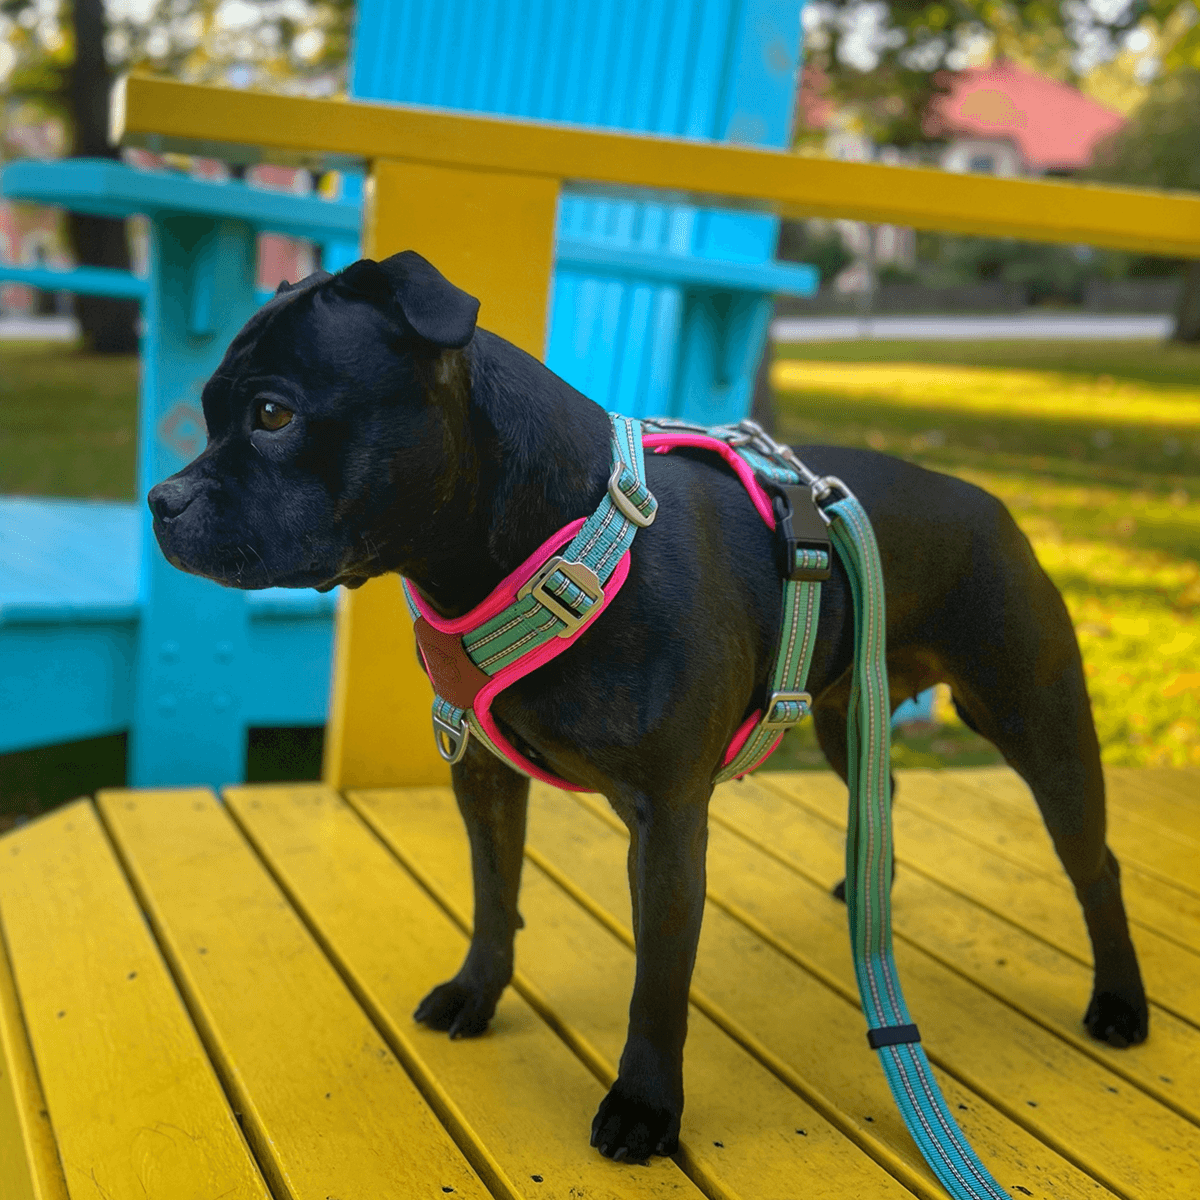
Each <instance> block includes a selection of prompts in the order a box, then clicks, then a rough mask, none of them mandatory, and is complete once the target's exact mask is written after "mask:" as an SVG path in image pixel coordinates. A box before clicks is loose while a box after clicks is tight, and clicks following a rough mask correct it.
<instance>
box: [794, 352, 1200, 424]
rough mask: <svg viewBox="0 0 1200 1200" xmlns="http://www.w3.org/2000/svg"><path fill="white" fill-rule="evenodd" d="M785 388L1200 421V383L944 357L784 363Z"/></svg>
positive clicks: (1101, 418) (1140, 420)
mask: <svg viewBox="0 0 1200 1200" xmlns="http://www.w3.org/2000/svg"><path fill="white" fill-rule="evenodd" d="M771 383H772V386H773V387H775V388H776V389H777V390H779V391H785V392H796V391H815V392H824V391H834V392H837V393H838V394H839V395H842V396H856V397H869V398H870V399H871V400H872V401H873V402H875V403H876V404H883V405H888V406H890V407H916V408H926V407H943V406H944V407H948V408H952V409H954V410H957V411H958V412H962V413H991V412H996V413H1003V414H1004V415H1005V416H1006V417H1013V416H1026V417H1033V418H1034V419H1036V420H1046V419H1048V418H1049V419H1053V418H1062V417H1068V418H1071V419H1082V420H1085V421H1088V422H1090V423H1094V424H1095V425H1096V427H1097V429H1101V430H1102V429H1103V427H1104V426H1106V425H1145V424H1147V423H1150V424H1156V425H1163V426H1181V427H1184V428H1185V429H1187V430H1189V431H1190V430H1191V429H1192V427H1193V426H1197V425H1200V386H1195V387H1186V386H1181V385H1178V384H1176V385H1163V384H1158V385H1149V384H1145V383H1141V382H1139V381H1136V380H1130V379H1114V378H1113V377H1112V376H1111V375H1100V376H1095V377H1091V378H1089V377H1087V376H1080V375H1079V374H1074V373H1072V374H1068V373H1065V372H1064V373H1060V372H1050V371H1027V370H1020V371H1015V370H1002V369H999V368H995V367H965V366H955V365H947V364H942V363H929V364H925V363H814V362H805V361H803V360H796V359H792V360H790V361H784V362H777V363H776V364H775V365H774V367H773V368H772V371H771Z"/></svg>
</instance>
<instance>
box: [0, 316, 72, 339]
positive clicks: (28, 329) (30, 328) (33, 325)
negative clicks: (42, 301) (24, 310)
mask: <svg viewBox="0 0 1200 1200" xmlns="http://www.w3.org/2000/svg"><path fill="white" fill-rule="evenodd" d="M78 336H79V322H78V321H77V320H75V318H74V317H0V342H73V341H74V340H75V339H76V338H77V337H78Z"/></svg>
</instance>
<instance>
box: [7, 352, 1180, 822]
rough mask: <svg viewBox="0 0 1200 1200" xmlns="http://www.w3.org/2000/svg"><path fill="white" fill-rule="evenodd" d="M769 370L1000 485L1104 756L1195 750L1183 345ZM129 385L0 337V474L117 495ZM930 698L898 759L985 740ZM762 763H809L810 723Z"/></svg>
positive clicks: (821, 412) (786, 417)
mask: <svg viewBox="0 0 1200 1200" xmlns="http://www.w3.org/2000/svg"><path fill="white" fill-rule="evenodd" d="M772 381H773V384H774V386H775V390H776V395H777V398H778V404H779V433H780V435H781V436H782V437H785V438H786V439H787V440H788V441H792V442H817V441H825V442H841V443H844V444H847V445H854V446H869V447H872V448H873V449H878V450H886V451H888V452H889V453H893V454H899V455H903V456H904V457H906V458H911V459H913V460H914V461H916V462H919V463H921V464H922V465H924V466H927V467H930V468H933V469H935V470H941V471H948V472H951V473H953V474H957V475H961V476H963V477H964V478H967V479H970V480H972V481H974V482H976V483H979V484H981V485H982V486H984V487H986V488H988V489H989V490H990V491H992V492H994V493H995V494H996V495H998V496H1000V497H1001V498H1002V499H1003V500H1004V501H1005V502H1006V503H1007V504H1008V506H1009V507H1010V509H1011V510H1012V511H1013V514H1014V515H1015V516H1016V518H1017V520H1018V521H1019V522H1020V523H1021V526H1022V528H1023V529H1024V530H1025V532H1026V533H1027V534H1028V535H1029V537H1030V539H1031V540H1032V542H1033V544H1034V547H1035V548H1036V550H1037V553H1038V556H1039V558H1040V559H1041V561H1042V563H1043V565H1044V566H1045V567H1046V569H1047V570H1048V571H1049V572H1050V574H1051V576H1052V577H1053V578H1054V580H1055V581H1056V582H1057V583H1058V585H1059V587H1060V588H1061V589H1062V590H1063V592H1064V594H1065V596H1066V598H1067V603H1068V605H1069V606H1070V609H1071V612H1072V614H1073V616H1074V618H1075V622H1076V628H1077V629H1078V631H1079V637H1080V641H1081V643H1082V646H1083V653H1084V659H1085V662H1086V665H1087V670H1088V679H1089V686H1090V688H1091V692H1092V699H1093V704H1094V706H1095V710H1096V723H1097V726H1098V728H1099V730H1100V738H1101V743H1102V745H1103V750H1104V758H1105V761H1106V762H1110V763H1123V764H1134V765H1136V764H1145V765H1184V764H1192V765H1197V764H1200V616H1198V615H1197V614H1198V612H1200V503H1198V501H1200V351H1197V350H1189V349H1184V348H1180V347H1172V346H1163V345H1159V344H1156V343H1149V342H1117V343H1109V344H1102V343H1095V342H1028V341H1020V342H983V343H979V344H974V345H972V344H969V343H962V342H947V343H931V342H911V343H908V342H842V343H820V344H816V343H814V344H807V345H797V346H786V347H781V348H780V350H779V352H778V356H777V359H776V362H775V365H774V369H773V374H772ZM136 393H137V363H136V361H134V360H133V359H128V358H104V357H97V356H91V355H83V354H79V353H77V352H75V351H72V350H70V349H68V348H64V347H62V346H56V345H45V344H16V343H7V344H5V343H0V492H4V493H9V494H12V493H21V494H27V495H52V496H90V497H104V498H109V499H120V500H131V499H134V490H135V452H136V445H135V441H136V427H137V416H136V412H137V399H136ZM935 715H936V718H937V719H936V721H935V722H934V723H933V724H932V725H930V726H928V727H926V728H922V729H909V730H906V731H904V732H903V733H902V734H901V735H900V736H898V737H897V739H896V743H895V745H894V746H893V757H894V759H895V761H896V762H897V763H899V764H901V765H922V766H925V765H929V766H936V765H956V766H957V765H963V766H967V765H974V764H978V763H985V762H994V761H996V760H997V756H996V754H995V751H994V750H993V749H992V748H991V747H990V746H989V745H988V744H987V743H985V742H983V741H982V739H980V738H978V737H976V736H975V735H974V734H972V733H970V731H969V730H967V729H966V728H965V727H964V726H963V725H961V723H959V722H958V721H957V719H956V718H955V717H954V715H953V712H952V710H951V709H950V707H949V704H948V703H947V702H946V698H945V696H944V695H943V696H940V697H939V703H938V705H937V707H936V712H935ZM269 740H270V739H268V741H269ZM292 741H294V739H290V740H289V738H288V737H287V736H284V737H283V739H282V742H281V745H283V746H284V749H283V750H281V751H279V753H275V751H274V750H268V751H265V752H263V753H265V755H266V757H265V758H264V759H263V762H262V763H261V764H259V765H257V766H256V769H255V773H256V774H258V775H261V776H262V777H264V778H281V777H287V775H288V774H289V773H291V777H296V776H295V773H294V772H295V771H299V773H300V774H302V775H304V774H307V775H309V776H311V775H313V774H315V766H314V764H315V762H316V748H317V747H318V746H319V738H318V737H314V736H312V735H311V734H310V735H309V736H308V737H307V740H306V741H305V743H304V747H303V753H301V752H300V751H297V749H296V747H295V746H294V745H292ZM264 744H266V743H264ZM86 745H87V744H82V745H81V750H82V751H86ZM114 746H115V743H114V745H108V743H107V742H105V744H104V746H103V747H102V752H101V751H97V752H96V754H95V755H89V753H87V752H85V753H84V755H83V757H84V759H86V760H87V761H82V762H81V761H80V756H79V754H78V753H74V752H72V753H68V756H67V757H68V760H69V761H67V760H64V759H63V754H62V753H59V752H55V754H43V752H35V753H34V754H33V756H32V757H30V756H29V755H25V756H9V759H8V763H7V764H6V762H5V760H4V759H3V758H0V798H2V797H3V795H4V792H5V790H6V780H7V782H8V784H10V785H12V784H13V783H14V781H15V780H16V778H17V777H18V776H19V778H20V781H21V785H20V788H19V789H18V790H20V791H21V793H22V794H24V795H28V796H31V797H32V796H34V795H35V794H36V793H37V792H38V790H39V788H40V789H41V791H43V792H45V793H46V796H45V797H43V802H45V801H46V800H47V799H48V798H49V796H50V793H51V791H53V792H54V793H55V798H58V797H57V792H58V791H60V790H61V789H62V788H63V787H68V786H69V787H70V788H73V789H74V788H77V789H78V790H86V787H87V784H86V783H85V782H84V781H85V780H87V779H90V778H91V776H90V775H89V774H88V769H87V767H88V762H90V761H91V759H92V758H95V759H96V762H97V763H100V764H101V765H100V766H98V767H97V770H98V771H99V774H98V775H97V779H98V781H99V782H100V783H110V782H112V780H111V779H110V778H109V776H110V775H111V774H112V773H113V771H114V770H118V769H119V767H114V763H115V762H116V761H117V760H116V759H114V758H113V755H114V754H115V753H119V748H117V749H114ZM256 753H258V751H256ZM56 755H57V757H56ZM272 755H274V757H272ZM276 758H278V759H279V762H278V763H277V762H276V761H275V759H276ZM110 760H111V761H110ZM285 760H286V761H285ZM64 762H66V764H67V765H65V766H64ZM47 764H48V765H47ZM280 764H283V765H282V766H281V765H280ZM772 765H773V766H779V767H819V766H823V759H822V758H821V755H820V751H819V750H818V749H817V747H816V744H815V740H814V738H813V735H812V730H811V726H805V727H802V728H801V729H799V730H797V731H796V732H795V733H794V734H791V735H789V737H788V738H787V739H785V744H784V746H783V747H782V748H781V749H780V751H779V753H778V754H776V756H775V758H774V759H772ZM93 773H95V772H93ZM100 776H103V778H100ZM50 779H52V780H53V782H52V783H47V782H46V780H50ZM39 780H40V781H41V782H40V783H39ZM65 780H69V781H70V783H69V784H68V783H66V782H63V781H65ZM8 790H9V791H10V793H12V792H13V788H12V787H11V786H10V787H9V789H8ZM62 798H65V797H62ZM3 807H4V805H3V802H2V800H0V809H3Z"/></svg>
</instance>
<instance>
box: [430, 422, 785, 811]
mask: <svg viewBox="0 0 1200 1200" xmlns="http://www.w3.org/2000/svg"><path fill="white" fill-rule="evenodd" d="M642 445H643V446H645V447H646V449H648V450H653V451H654V453H655V454H669V453H670V452H671V451H672V450H673V449H675V447H676V446H695V447H697V448H699V449H702V450H711V451H712V452H713V453H714V454H719V455H720V456H721V457H722V458H723V459H724V460H725V461H726V462H727V463H728V464H729V465H730V466H731V467H732V468H733V470H734V471H735V472H737V476H738V478H739V479H740V480H741V481H742V484H743V485H744V486H745V488H746V491H747V492H748V493H749V495H750V499H751V501H752V502H753V504H754V507H755V508H756V509H757V510H758V515H759V516H760V517H762V519H763V520H764V521H765V522H766V524H767V527H768V528H769V529H772V530H773V529H774V528H775V513H774V511H773V510H772V508H771V501H770V499H769V497H768V496H767V493H766V492H765V491H764V490H763V487H762V484H760V483H759V482H758V480H757V479H756V478H755V476H754V472H753V471H752V470H751V468H750V464H749V463H747V462H746V460H745V459H744V458H742V456H741V455H740V454H738V453H737V451H736V450H734V449H733V448H732V447H731V446H729V445H728V444H727V443H725V442H723V441H721V440H720V439H719V438H714V437H707V436H705V435H704V434H698V433H650V434H647V435H646V436H645V437H644V438H643V439H642ZM586 523H587V518H586V517H579V518H578V519H577V520H574V521H572V522H571V523H570V524H569V525H564V526H563V527H562V529H560V530H559V531H558V532H557V533H555V534H553V535H552V536H550V537H549V538H547V539H546V540H545V541H544V542H543V543H542V544H541V545H540V546H539V547H538V548H537V549H536V550H535V551H534V552H533V553H532V554H531V555H530V556H529V557H528V558H527V559H526V560H525V561H524V562H523V563H522V564H521V565H520V566H519V567H517V568H516V569H515V570H514V571H512V572H511V573H510V574H509V575H507V576H505V578H504V579H502V580H501V581H500V583H498V584H497V585H496V587H495V590H494V591H492V592H491V594H490V595H489V596H488V597H487V599H485V600H482V601H481V602H480V603H479V604H477V605H476V606H475V607H474V608H473V609H471V611H470V612H468V613H464V614H463V615H462V616H461V617H454V618H446V617H443V616H441V615H439V614H438V613H437V612H435V611H434V610H433V609H432V608H431V607H430V605H429V602H428V601H427V600H426V599H425V597H424V596H422V595H421V593H420V592H419V591H418V590H417V588H415V587H411V586H410V587H409V588H408V589H407V590H408V594H409V595H410V596H411V597H412V600H413V603H414V604H415V605H416V606H417V608H418V609H419V610H420V613H421V615H422V616H423V617H424V618H425V620H426V621H428V622H429V624H430V625H432V626H433V628H434V629H437V630H439V631H440V632H442V633H449V634H464V633H469V632H470V631H471V630H473V629H477V628H478V627H479V626H480V625H482V624H483V623H484V622H485V621H490V620H491V619H492V617H494V616H495V615H496V614H497V613H499V612H502V611H503V610H504V609H506V608H508V606H509V605H511V604H513V603H515V602H516V599H517V592H518V591H520V589H521V588H522V587H523V586H524V585H525V584H526V583H527V582H528V581H529V580H530V579H532V578H533V576H534V575H535V574H536V573H537V572H538V571H539V570H540V569H541V568H542V566H543V565H544V564H545V563H547V562H548V561H549V560H550V559H551V558H552V557H553V556H554V555H555V554H556V553H557V552H558V551H560V550H561V549H562V548H563V547H564V546H566V545H567V544H568V543H569V542H570V541H571V539H572V538H573V537H574V536H575V535H576V534H577V533H578V532H579V531H580V530H581V529H582V528H583V526H584V525H585V524H586ZM628 577H629V551H628V550H626V551H625V553H624V554H623V555H622V556H621V561H620V562H619V563H617V566H616V568H615V570H614V571H613V573H612V574H611V575H610V576H609V577H608V579H607V580H606V581H605V583H604V585H603V586H604V599H603V600H602V601H601V602H600V603H599V604H595V605H593V606H592V609H591V611H590V612H589V613H588V615H587V617H586V618H585V620H584V621H583V623H582V624H581V625H580V626H579V628H578V629H576V630H575V631H574V633H572V634H571V636H570V637H565V638H562V637H556V638H551V639H550V641H548V642H545V643H544V644H543V645H541V646H539V647H538V648H537V649H536V650H533V651H531V652H530V653H529V654H527V655H525V656H524V657H523V658H519V659H518V660H517V661H516V662H514V663H510V664H509V665H508V666H507V667H502V668H501V669H500V670H499V671H497V672H496V674H495V675H493V676H492V677H491V679H490V680H489V681H488V683H487V684H485V685H484V686H483V687H482V688H480V690H479V693H478V695H477V696H476V697H475V703H474V704H473V705H472V708H471V711H472V712H473V713H474V714H475V719H476V720H477V721H478V722H479V725H480V728H481V729H482V730H483V731H484V733H486V734H487V736H488V737H489V738H490V739H491V741H492V743H493V745H495V747H496V749H498V750H499V751H500V752H501V753H502V754H504V756H505V757H506V758H507V759H508V760H509V762H511V763H512V764H513V765H514V766H516V767H517V768H518V769H519V770H521V771H524V772H525V774H527V775H529V776H531V777H532V778H534V779H540V780H541V781H542V782H543V783H549V784H551V785H552V786H554V787H557V788H562V789H563V790H564V791H568V792H586V791H588V790H589V789H588V788H586V787H580V786H579V785H578V784H574V783H569V782H568V781H567V780H565V779H560V778H559V777H558V776H557V775H552V774H551V773H550V772H549V771H544V770H542V768H541V767H538V766H536V765H535V764H533V763H531V762H530V761H529V759H527V758H526V757H525V756H524V755H523V754H521V753H520V751H518V750H517V749H516V747H514V746H513V745H512V744H511V743H510V742H509V741H508V739H507V738H506V737H505V736H504V735H503V734H502V733H501V732H500V730H499V728H498V727H497V725H496V719H495V717H493V716H492V711H491V710H492V701H493V700H494V699H495V698H496V696H497V695H498V694H499V693H500V692H502V691H503V690H504V689H505V688H506V687H509V686H510V685H511V684H513V683H516V681H517V680H518V679H523V678H524V677H525V676H526V675H528V674H529V673H530V671H536V670H537V668H538V667H540V666H543V665H544V664H546V663H548V662H549V661H550V660H551V659H552V658H557V657H558V656H559V655H560V654H561V653H562V652H563V651H564V650H566V649H568V648H569V647H570V646H573V645H574V644H575V642H576V641H577V640H578V639H579V638H580V637H582V636H583V633H584V631H585V630H587V629H588V628H590V627H591V624H592V622H593V621H594V620H595V619H596V618H597V617H598V616H599V615H600V614H601V612H603V611H604V609H606V608H607V607H608V605H609V602H610V601H611V600H612V598H613V597H614V596H615V595H616V594H617V593H618V592H619V591H620V590H621V588H622V587H623V586H624V584H625V580H626V579H627V578H628ZM422 657H424V656H423V655H422ZM426 671H428V665H426ZM761 715H762V714H761V712H755V713H753V714H752V715H751V716H749V717H747V718H746V720H745V721H744V722H742V724H741V725H740V726H739V727H738V729H737V731H736V732H735V733H734V735H733V740H732V741H731V742H730V743H729V747H728V749H727V750H726V751H725V758H724V760H723V765H728V764H729V763H731V762H732V761H733V758H734V756H735V755H736V754H737V752H738V751H739V750H740V749H741V748H742V745H743V744H744V743H745V741H746V739H747V738H748V737H749V736H750V734H751V732H753V730H754V727H755V725H757V724H758V720H759V717H760V716H761ZM782 736H783V735H782V734H780V738H782ZM780 738H776V739H775V741H774V742H773V743H772V744H771V747H770V749H769V750H767V752H766V753H765V754H764V755H763V756H762V758H760V759H759V760H758V762H756V763H755V764H754V766H755V767H757V766H758V765H759V764H760V763H762V762H764V761H765V760H766V759H767V757H768V756H769V755H770V754H771V753H772V752H773V751H774V750H775V747H776V746H778V745H779V740H780ZM753 769H754V768H753V767H752V768H750V770H753ZM739 778H741V776H739Z"/></svg>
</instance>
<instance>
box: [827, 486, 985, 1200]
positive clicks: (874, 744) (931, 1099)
mask: <svg viewBox="0 0 1200 1200" xmlns="http://www.w3.org/2000/svg"><path fill="white" fill-rule="evenodd" d="M809 482H810V483H811V485H812V487H813V494H814V497H816V498H817V499H824V498H825V497H827V496H828V495H829V494H830V492H831V491H832V490H833V489H834V488H836V489H837V490H838V491H840V492H843V493H844V498H843V499H840V500H837V501H835V502H833V503H831V504H827V505H826V507H825V510H824V511H825V513H826V515H827V516H828V517H829V518H830V533H831V536H832V539H833V544H834V546H835V548H836V549H837V551H838V557H839V558H840V559H841V562H842V565H843V567H844V568H845V571H846V574H847V576H848V577H849V580H850V588H851V591H852V593H853V597H854V614H855V623H854V673H853V679H852V682H851V687H850V711H849V718H848V723H847V735H848V763H849V785H850V812H849V822H848V826H847V831H846V905H847V908H848V910H849V915H850V944H851V948H852V950H853V954H854V972H855V975H856V976H857V978H858V991H859V995H860V997H861V998H862V1007H863V1013H864V1014H865V1016H866V1018H867V1026H868V1030H867V1041H868V1043H869V1044H870V1046H871V1048H872V1049H873V1050H875V1051H877V1052H878V1054H879V1060H880V1064H881V1065H882V1067H883V1072H884V1075H885V1076H886V1077H887V1081H888V1086H889V1087H890V1088H891V1090H892V1096H893V1098H894V1099H895V1101H896V1105H897V1107H898V1108H899V1109H900V1115H901V1116H902V1117H903V1118H904V1124H905V1125H906V1126H907V1127H908V1131H909V1133H911V1134H912V1136H913V1139H914V1140H915V1141H916V1143H917V1146H918V1148H919V1149H920V1151H921V1154H922V1155H923V1156H924V1158H925V1161H926V1162H927V1163H928V1164H929V1166H930V1168H931V1169H932V1170H933V1172H934V1174H935V1175H937V1177H938V1179H939V1181H940V1182H941V1184H942V1186H943V1187H944V1188H945V1189H946V1191H948V1192H949V1193H950V1195H951V1196H953V1197H955V1200H1008V1193H1007V1192H1006V1191H1005V1190H1004V1189H1003V1188H1002V1187H1001V1186H1000V1185H999V1184H998V1183H997V1182H996V1181H995V1179H993V1178H992V1176H991V1174H990V1173H989V1172H988V1170H987V1168H986V1167H985V1166H984V1165H983V1163H981V1162H980V1161H979V1158H978V1156H977V1155H976V1154H975V1151H974V1150H972V1149H971V1146H970V1143H969V1142H968V1141H967V1139H966V1138H965V1137H964V1136H963V1133H962V1130H960V1129H959V1127H958V1123H957V1122H956V1121H955V1120H954V1117H953V1116H952V1115H951V1113H950V1110H949V1108H947V1106H946V1101H945V1099H944V1098H943V1096H942V1093H941V1089H940V1088H939V1087H938V1085H937V1081H936V1080H935V1079H934V1077H933V1072H932V1070H931V1069H930V1066H929V1060H928V1059H927V1058H926V1057H925V1051H924V1050H923V1049H922V1048H921V1045H920V1034H919V1032H918V1031H917V1027H916V1025H915V1024H913V1021H912V1018H911V1017H910V1015H909V1012H908V1007H907V1005H906V1004H905V1002H904V994H903V993H902V992H901V990H900V980H899V978H898V975H897V972H896V962H895V959H894V958H893V956H892V911H891V888H892V878H891V877H892V813H891V776H890V761H889V754H888V747H889V744H890V741H891V705H890V702H889V697H888V681H887V668H886V664H885V652H886V646H885V631H886V621H885V608H884V594H883V570H882V567H881V565H880V561H879V550H878V547H877V546H876V543H875V535H874V533H873V531H872V529H871V523H870V521H869V520H868V518H867V514H866V512H865V511H864V509H863V507H862V505H861V504H859V502H858V500H857V499H856V498H855V496H854V495H853V493H852V492H851V491H850V489H849V488H847V487H846V486H845V484H843V483H842V482H841V481H840V480H837V479H833V478H827V479H823V480H817V479H815V478H814V479H811V480H809Z"/></svg>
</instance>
